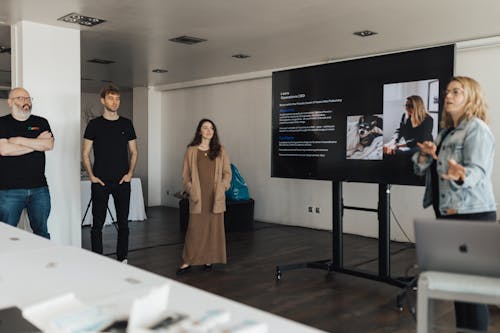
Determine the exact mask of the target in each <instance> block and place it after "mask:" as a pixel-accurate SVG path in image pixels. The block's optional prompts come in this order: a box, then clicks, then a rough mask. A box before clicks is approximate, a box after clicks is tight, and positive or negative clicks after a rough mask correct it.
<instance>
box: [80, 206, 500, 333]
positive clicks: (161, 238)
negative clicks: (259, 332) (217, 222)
mask: <svg viewBox="0 0 500 333" xmlns="http://www.w3.org/2000/svg"><path fill="white" fill-rule="evenodd" d="M148 216H149V219H148V220H147V221H146V222H130V245H129V248H130V252H129V264H131V265H134V266H137V267H140V268H142V269H145V270H148V271H151V272H154V273H156V274H159V275H162V276H165V277H168V278H172V279H175V280H177V281H180V282H182V283H186V284H188V285H191V286H194V287H197V288H200V289H203V290H206V291H209V292H212V293H214V294H218V295H221V296H224V297H227V298H230V299H232V300H235V301H238V302H241V303H244V304H247V305H250V306H253V307H256V308H259V309H262V310H265V311H268V312H271V313H274V314H276V315H279V316H283V317H286V318H289V319H292V320H295V321H298V322H301V323H304V324H306V325H309V326H313V327H316V328H319V329H322V330H325V331H331V332H335V333H343V332H371V333H379V332H380V333H381V332H395V333H396V332H397V333H406V332H415V330H416V325H415V320H414V318H413V317H412V315H411V314H410V313H409V312H408V307H407V306H406V307H405V309H404V311H403V312H399V311H397V310H396V306H395V305H396V295H397V294H398V292H399V291H400V290H399V289H397V288H395V287H393V286H390V285H387V284H384V283H380V282H377V281H371V280H367V279H362V278H357V277H353V276H350V275H345V274H338V273H331V274H327V273H326V272H325V271H322V270H316V269H298V270H293V271H288V272H284V273H283V275H282V278H281V280H280V281H277V280H276V278H275V267H276V265H283V264H289V263H296V262H307V261H311V260H319V259H328V258H331V233H330V232H327V231H320V230H313V229H308V228H300V227H287V226H283V225H277V224H269V223H260V222H256V224H255V230H254V231H253V232H232V233H228V234H227V236H226V237H227V252H228V264H227V265H224V266H216V267H215V269H214V271H213V272H210V273H207V272H203V271H201V269H198V268H194V269H193V270H191V272H189V273H188V274H186V275H183V276H181V277H177V276H176V275H175V271H176V269H177V267H178V265H179V264H180V256H181V252H182V247H183V240H184V235H183V234H182V233H181V232H180V231H179V211H178V209H175V208H167V207H153V208H150V209H148ZM89 239H90V228H89V227H85V228H83V230H82V244H83V247H84V248H87V249H89V248H90V241H89ZM377 246H378V245H377V241H376V240H375V239H371V238H366V237H361V236H355V235H345V237H344V265H345V266H349V267H352V268H356V269H363V270H369V271H372V272H376V269H377V267H378V261H377V260H374V259H376V257H377ZM115 247H116V230H115V229H114V228H113V227H111V226H108V227H106V228H105V230H104V251H105V253H107V254H108V255H110V256H114V252H115ZM391 252H392V253H393V255H392V261H391V263H392V266H391V267H392V272H391V274H392V276H405V275H407V273H408V274H410V275H411V274H413V273H414V271H413V270H412V269H411V267H412V265H413V264H414V263H415V250H414V248H413V247H412V246H411V244H407V243H394V242H393V243H392V245H391ZM410 300H411V302H412V303H414V302H415V295H414V293H412V295H411V297H410ZM490 310H491V311H490V312H491V319H490V321H491V325H490V331H491V332H499V331H500V310H499V309H498V307H491V308H490ZM436 316H437V319H436V324H437V325H438V326H439V327H440V328H441V329H440V330H439V332H454V330H453V329H452V326H453V322H454V315H453V306H452V304H451V303H449V302H440V303H439V304H438V306H437V311H436Z"/></svg>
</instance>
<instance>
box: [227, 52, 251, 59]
mask: <svg viewBox="0 0 500 333" xmlns="http://www.w3.org/2000/svg"><path fill="white" fill-rule="evenodd" d="M231 57H233V58H236V59H246V58H250V55H248V54H243V53H238V54H233V55H232V56H231Z"/></svg>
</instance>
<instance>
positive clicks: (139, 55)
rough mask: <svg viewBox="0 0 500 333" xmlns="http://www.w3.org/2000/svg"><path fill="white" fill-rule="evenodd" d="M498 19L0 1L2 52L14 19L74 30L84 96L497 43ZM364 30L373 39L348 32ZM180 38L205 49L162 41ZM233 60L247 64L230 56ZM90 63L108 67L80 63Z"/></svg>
mask: <svg viewBox="0 0 500 333" xmlns="http://www.w3.org/2000/svg"><path fill="white" fill-rule="evenodd" d="M70 12H77V13H80V14H83V15H88V16H94V17H98V18H102V19H105V20H106V22H105V23H103V24H101V25H98V26H96V27H93V28H85V27H80V26H75V25H71V24H68V23H63V22H59V21H57V18H59V17H61V16H64V15H66V14H68V13H70ZM499 13H500V1H498V0H481V1H470V0H433V1H429V0H418V1H415V0H412V1H406V0H371V1H370V0H142V1H137V0H100V1H98V0H43V1H41V0H0V24H4V25H6V26H4V27H0V45H5V44H9V40H8V39H9V29H8V25H9V24H13V23H15V22H17V21H20V20H28V21H33V22H39V23H45V24H50V25H56V26H64V27H70V28H75V29H80V30H81V32H82V34H81V45H82V51H81V52H82V77H85V78H90V79H92V81H82V85H84V86H85V87H86V89H87V90H88V89H92V88H93V87H94V88H95V87H98V86H100V85H101V84H102V82H101V80H112V81H115V82H117V83H118V84H119V85H121V86H123V87H133V86H146V85H159V84H169V83H176V82H183V81H191V80H197V79H203V78H209V77H217V76H224V75H231V74H237V73H244V72H252V71H259V70H266V69H273V68H283V67H289V66H299V65H304V64H310V63H318V62H325V61H327V60H329V59H342V58H349V57H356V56H362V55H369V54H376V53H383V52H389V51H397V50H404V49H412V48H418V47H425V46H432V45H437V44H443V43H449V42H456V41H463V40H469V39H476V38H482V37H490V36H497V35H500V16H499ZM365 29H369V30H373V31H376V32H378V35H375V36H372V37H367V38H360V37H357V36H354V35H353V34H352V33H353V32H355V31H359V30H365ZM181 35H191V36H195V37H200V38H204V39H207V40H208V41H207V42H204V43H201V44H197V45H192V46H188V45H181V44H176V43H172V42H170V41H168V39H170V38H173V37H177V36H181ZM236 53H245V54H249V55H251V58H248V59H242V60H238V59H235V58H232V57H231V55H233V54H236ZM91 58H101V59H109V60H114V61H116V63H115V64H112V65H107V66H105V65H99V64H90V63H87V60H88V59H91ZM6 59H7V60H6ZM6 62H8V56H7V55H5V54H0V70H8V67H9V66H10V65H9V64H8V63H7V64H6ZM154 68H165V69H168V70H169V72H168V73H166V74H155V73H152V72H151V70H152V69H154ZM4 76H5V74H4V73H2V72H0V82H2V81H4ZM0 85H1V83H0Z"/></svg>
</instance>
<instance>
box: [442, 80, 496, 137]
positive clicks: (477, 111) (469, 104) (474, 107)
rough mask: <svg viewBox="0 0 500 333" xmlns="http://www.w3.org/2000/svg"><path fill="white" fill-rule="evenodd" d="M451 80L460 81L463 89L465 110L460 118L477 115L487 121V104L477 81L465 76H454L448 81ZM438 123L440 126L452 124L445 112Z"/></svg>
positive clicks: (448, 126)
mask: <svg viewBox="0 0 500 333" xmlns="http://www.w3.org/2000/svg"><path fill="white" fill-rule="evenodd" d="M453 81H456V82H458V83H460V85H461V86H462V88H463V89H464V97H465V105H464V109H465V112H464V114H463V116H462V118H465V119H471V118H472V117H477V118H479V119H481V120H482V121H484V122H486V121H488V115H487V109H488V106H487V105H486V101H485V99H484V94H483V91H482V89H481V86H480V85H479V83H478V82H477V81H476V80H474V79H472V78H470V77H467V76H455V77H453V78H452V79H451V80H450V82H453ZM448 84H449V83H448ZM444 98H446V96H444ZM440 125H441V127H442V128H450V127H453V126H454V124H453V119H452V118H451V116H450V115H449V114H448V113H447V112H443V113H442V118H441V123H440Z"/></svg>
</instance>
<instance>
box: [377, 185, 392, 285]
mask: <svg viewBox="0 0 500 333" xmlns="http://www.w3.org/2000/svg"><path fill="white" fill-rule="evenodd" d="M378 198H379V199H378V200H379V201H378V272H379V273H378V274H379V276H380V277H390V275H391V262H390V252H391V216H390V213H391V211H390V209H391V208H390V207H391V206H390V202H391V201H390V200H391V187H390V185H387V184H379V185H378Z"/></svg>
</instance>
